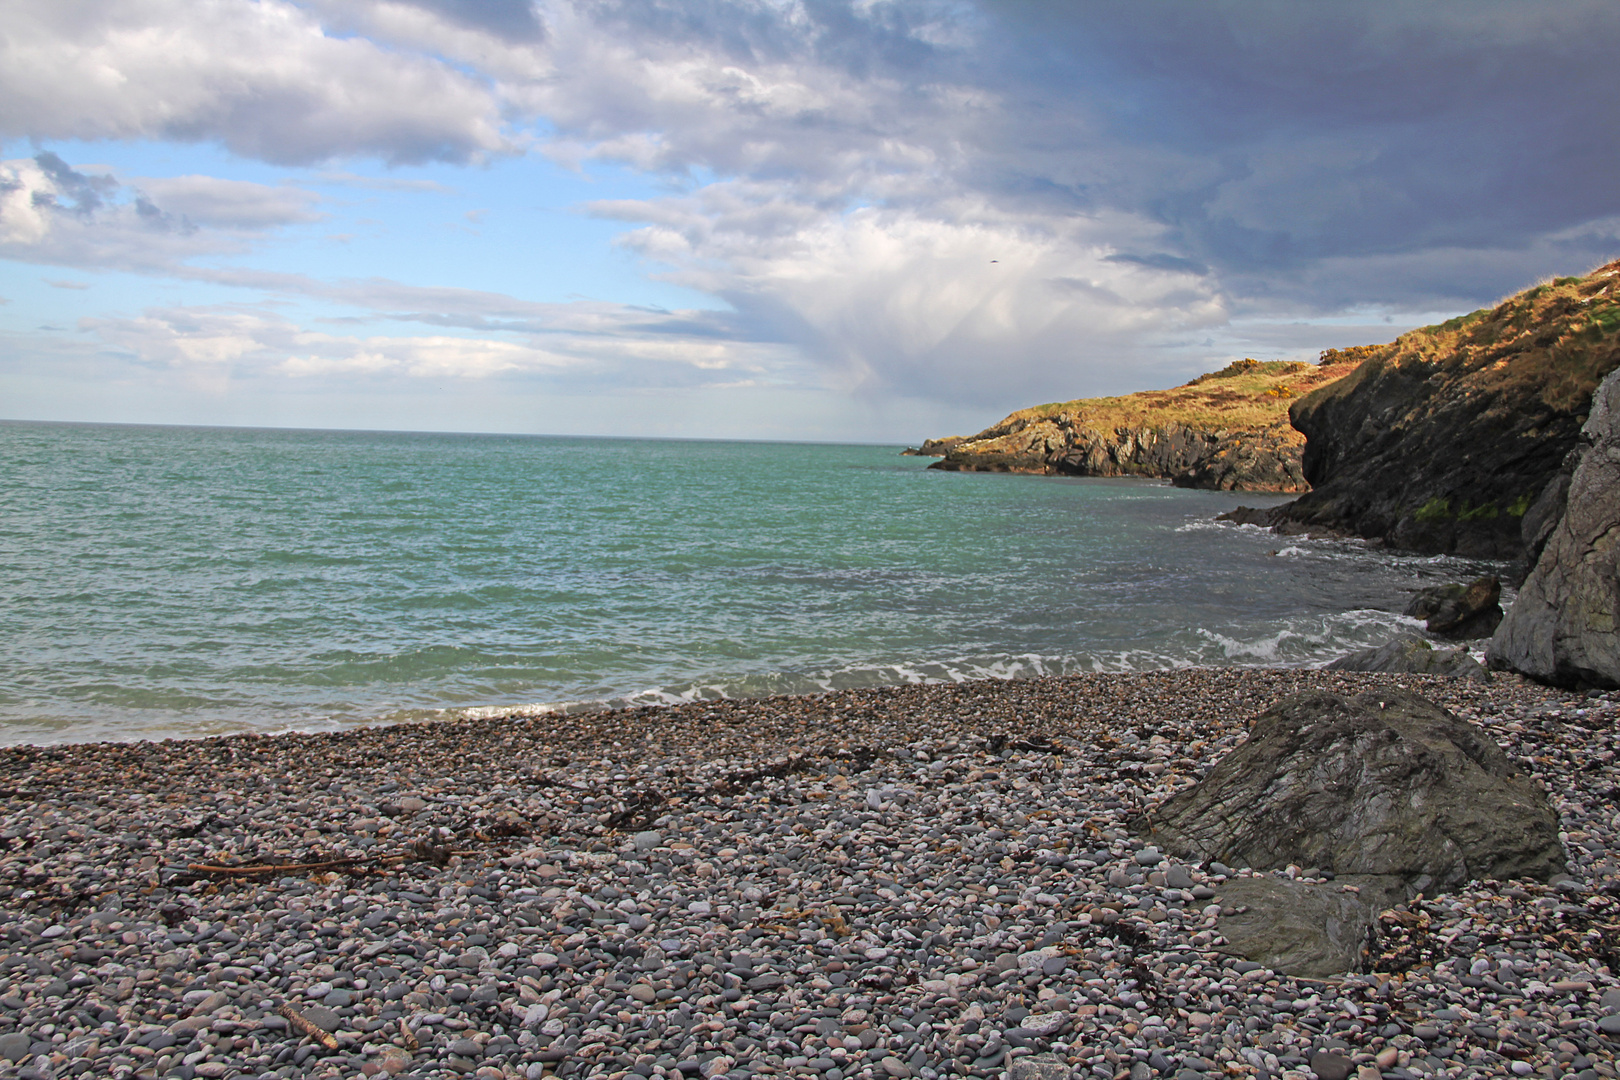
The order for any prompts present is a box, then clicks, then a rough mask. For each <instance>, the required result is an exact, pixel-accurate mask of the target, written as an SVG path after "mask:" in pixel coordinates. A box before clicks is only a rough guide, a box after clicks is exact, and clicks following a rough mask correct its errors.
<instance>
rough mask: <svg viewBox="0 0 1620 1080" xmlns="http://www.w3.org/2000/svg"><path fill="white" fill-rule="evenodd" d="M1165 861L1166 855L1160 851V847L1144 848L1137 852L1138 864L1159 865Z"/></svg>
mask: <svg viewBox="0 0 1620 1080" xmlns="http://www.w3.org/2000/svg"><path fill="white" fill-rule="evenodd" d="M1163 861H1164V856H1163V855H1161V854H1160V853H1159V849H1158V848H1143V849H1142V850H1141V851H1138V852H1137V853H1136V865H1137V866H1158V865H1159V864H1160V863H1161V862H1163Z"/></svg>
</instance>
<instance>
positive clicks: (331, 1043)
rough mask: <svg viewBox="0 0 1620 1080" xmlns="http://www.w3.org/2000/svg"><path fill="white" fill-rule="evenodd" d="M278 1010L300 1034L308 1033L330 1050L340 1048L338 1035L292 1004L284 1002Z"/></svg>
mask: <svg viewBox="0 0 1620 1080" xmlns="http://www.w3.org/2000/svg"><path fill="white" fill-rule="evenodd" d="M276 1011H277V1012H278V1013H280V1014H281V1015H282V1016H284V1017H286V1020H287V1023H289V1024H291V1025H292V1029H293V1030H294V1031H296V1032H298V1034H300V1035H308V1036H309V1037H310V1038H312V1039H314V1040H315V1041H316V1042H318V1043H320V1044H321V1045H322V1046H324V1047H326V1048H327V1049H328V1050H336V1049H337V1048H338V1041H337V1036H336V1035H333V1034H332V1033H331V1032H330V1031H327V1030H326V1029H325V1028H323V1027H321V1026H320V1025H319V1024H317V1023H315V1021H313V1020H311V1019H310V1018H309V1017H307V1016H305V1015H304V1014H303V1013H301V1012H299V1011H298V1010H297V1009H295V1008H293V1007H292V1006H291V1005H287V1004H283V1005H282V1006H281V1007H280V1008H279V1009H277V1010H276Z"/></svg>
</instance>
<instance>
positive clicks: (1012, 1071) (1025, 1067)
mask: <svg viewBox="0 0 1620 1080" xmlns="http://www.w3.org/2000/svg"><path fill="white" fill-rule="evenodd" d="M1068 1076H1069V1065H1068V1063H1067V1062H1065V1061H1064V1060H1062V1059H1061V1058H1059V1057H1057V1055H1055V1054H1031V1055H1030V1056H1029V1057H1021V1058H1019V1059H1018V1060H1016V1061H1014V1062H1013V1063H1012V1064H1011V1065H1010V1066H1008V1068H1007V1080H1068Z"/></svg>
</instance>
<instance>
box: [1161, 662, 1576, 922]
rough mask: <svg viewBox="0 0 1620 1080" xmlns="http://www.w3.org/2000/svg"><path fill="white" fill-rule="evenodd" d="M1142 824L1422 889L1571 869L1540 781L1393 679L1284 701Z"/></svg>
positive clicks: (1177, 843)
mask: <svg viewBox="0 0 1620 1080" xmlns="http://www.w3.org/2000/svg"><path fill="white" fill-rule="evenodd" d="M1138 824H1139V828H1140V829H1141V830H1143V831H1145V832H1147V833H1148V834H1149V835H1150V836H1151V838H1152V839H1153V840H1155V841H1157V842H1158V843H1159V844H1160V846H1161V847H1163V848H1164V849H1166V850H1168V851H1170V852H1172V853H1174V854H1179V855H1183V856H1187V857H1192V858H1199V859H1218V860H1220V861H1222V862H1225V863H1229V864H1231V865H1235V866H1249V867H1253V868H1256V869H1261V870H1268V869H1277V868H1281V867H1286V866H1288V865H1289V864H1290V863H1292V864H1296V865H1299V866H1316V867H1320V868H1322V869H1324V870H1331V871H1334V872H1336V873H1339V874H1389V875H1395V876H1397V877H1399V878H1401V879H1402V880H1403V881H1404V882H1406V884H1407V885H1408V886H1409V887H1410V888H1412V889H1417V890H1423V889H1438V888H1449V887H1451V886H1455V885H1460V884H1462V883H1463V882H1465V881H1468V880H1470V879H1473V878H1517V877H1533V878H1539V879H1542V880H1546V879H1548V878H1550V877H1552V876H1553V875H1554V874H1557V873H1560V872H1562V871H1563V869H1564V851H1563V848H1562V847H1561V846H1560V844H1559V841H1558V817H1557V815H1556V814H1555V813H1554V812H1553V809H1552V806H1551V805H1550V804H1549V803H1548V801H1547V796H1546V794H1545V793H1544V792H1543V791H1542V790H1541V788H1540V787H1539V786H1537V785H1536V784H1535V783H1534V782H1533V781H1532V780H1531V779H1530V778H1529V777H1527V776H1525V775H1524V774H1523V773H1522V772H1520V771H1519V770H1518V769H1517V768H1516V767H1515V766H1514V765H1513V763H1512V762H1511V761H1509V760H1508V757H1507V755H1506V754H1504V753H1503V752H1502V750H1501V749H1500V748H1499V747H1498V746H1497V745H1496V744H1495V743H1494V742H1492V741H1491V739H1490V737H1489V736H1487V735H1486V734H1485V732H1484V731H1482V730H1481V729H1479V728H1477V727H1475V726H1474V725H1472V724H1468V723H1465V722H1464V721H1462V720H1459V719H1458V718H1457V717H1455V716H1453V715H1452V714H1450V713H1448V712H1446V711H1445V710H1444V709H1442V708H1440V707H1439V706H1438V705H1435V704H1433V703H1432V702H1430V701H1427V700H1425V699H1423V698H1421V697H1418V696H1417V695H1415V694H1410V693H1406V692H1404V691H1400V690H1394V689H1390V690H1384V691H1379V692H1377V693H1376V694H1363V695H1360V696H1359V697H1344V696H1341V695H1338V694H1330V693H1325V692H1321V691H1312V692H1307V693H1303V694H1295V695H1293V696H1291V697H1287V698H1284V699H1283V700H1282V701H1279V702H1278V703H1277V704H1275V705H1273V706H1272V707H1271V708H1269V709H1267V710H1266V711H1265V712H1264V713H1262V714H1261V715H1260V717H1259V718H1258V719H1256V720H1255V722H1254V725H1253V727H1252V728H1251V729H1250V732H1249V737H1248V739H1247V740H1245V741H1244V743H1243V744H1242V745H1241V746H1239V747H1238V748H1237V749H1235V750H1233V751H1232V752H1231V753H1230V754H1228V755H1226V757H1224V758H1222V759H1221V761H1220V762H1219V763H1218V764H1217V765H1216V766H1215V768H1214V769H1213V770H1211V772H1210V774H1209V776H1207V777H1206V778H1205V779H1204V780H1203V781H1202V782H1200V783H1199V784H1197V785H1195V786H1193V787H1192V788H1189V789H1187V790H1186V791H1183V792H1181V793H1179V794H1177V795H1175V796H1174V797H1172V798H1171V799H1169V800H1168V801H1167V802H1165V803H1164V804H1163V805H1162V806H1160V807H1159V808H1158V809H1157V810H1155V811H1152V812H1150V814H1149V815H1148V816H1146V817H1145V818H1143V819H1142V820H1141V821H1140V822H1139V823H1138Z"/></svg>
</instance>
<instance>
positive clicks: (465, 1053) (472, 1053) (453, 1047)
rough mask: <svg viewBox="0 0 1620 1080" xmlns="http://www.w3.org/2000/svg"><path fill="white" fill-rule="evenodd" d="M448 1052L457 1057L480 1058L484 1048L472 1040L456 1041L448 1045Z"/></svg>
mask: <svg viewBox="0 0 1620 1080" xmlns="http://www.w3.org/2000/svg"><path fill="white" fill-rule="evenodd" d="M450 1052H451V1053H452V1054H455V1055H456V1056H457V1057H464V1058H480V1057H483V1056H484V1048H483V1047H482V1046H479V1045H478V1044H477V1043H476V1042H474V1041H473V1040H472V1039H457V1040H455V1041H454V1042H452V1043H451V1044H450Z"/></svg>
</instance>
